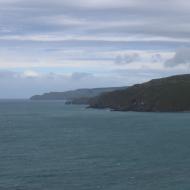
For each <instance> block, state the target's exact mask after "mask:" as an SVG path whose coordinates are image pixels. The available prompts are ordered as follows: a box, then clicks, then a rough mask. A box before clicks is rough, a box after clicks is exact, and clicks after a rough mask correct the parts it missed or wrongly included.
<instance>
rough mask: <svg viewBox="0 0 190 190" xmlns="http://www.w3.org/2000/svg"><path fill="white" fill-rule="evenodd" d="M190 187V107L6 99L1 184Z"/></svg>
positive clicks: (61, 189) (38, 189)
mask: <svg viewBox="0 0 190 190" xmlns="http://www.w3.org/2000/svg"><path fill="white" fill-rule="evenodd" d="M96 189H97V190H98V189H100V190H161V189H162V190H163V189H167V190H189V189H190V113H178V114H172V113H165V114H161V113H132V112H128V113H122V112H110V111H103V110H92V109H85V108H84V107H83V106H66V105H64V103H63V102H30V101H1V102H0V190H96Z"/></svg>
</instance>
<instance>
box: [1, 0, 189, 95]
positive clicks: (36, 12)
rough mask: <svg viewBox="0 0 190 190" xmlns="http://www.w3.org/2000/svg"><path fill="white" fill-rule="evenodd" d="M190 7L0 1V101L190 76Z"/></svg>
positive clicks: (115, 1)
mask: <svg viewBox="0 0 190 190" xmlns="http://www.w3.org/2000/svg"><path fill="white" fill-rule="evenodd" d="M189 20H190V2H188V1H187V0H160V1H157V0H0V98H28V97H30V96H32V95H34V94H42V93H44V92H49V91H66V90H71V89H78V88H94V87H111V86H129V85H133V84H136V83H142V82H145V81H148V80H150V79H153V78H160V77H165V76H170V75H176V74H182V73H189V71H190V22H189Z"/></svg>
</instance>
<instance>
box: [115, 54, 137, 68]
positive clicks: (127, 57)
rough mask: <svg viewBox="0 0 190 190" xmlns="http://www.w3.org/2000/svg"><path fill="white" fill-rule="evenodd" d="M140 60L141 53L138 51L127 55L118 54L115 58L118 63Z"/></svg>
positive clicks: (123, 63)
mask: <svg viewBox="0 0 190 190" xmlns="http://www.w3.org/2000/svg"><path fill="white" fill-rule="evenodd" d="M139 60H140V55H139V54H138V53H132V54H129V55H128V54H126V55H118V56H117V57H116V59H115V64H117V65H125V64H130V63H133V62H136V61H139Z"/></svg>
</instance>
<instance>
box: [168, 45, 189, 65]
mask: <svg viewBox="0 0 190 190" xmlns="http://www.w3.org/2000/svg"><path fill="white" fill-rule="evenodd" d="M189 64H190V48H181V49H178V50H177V51H176V53H175V55H174V56H173V57H172V58H171V59H169V60H167V61H166V62H165V66H167V67H175V66H178V65H189Z"/></svg>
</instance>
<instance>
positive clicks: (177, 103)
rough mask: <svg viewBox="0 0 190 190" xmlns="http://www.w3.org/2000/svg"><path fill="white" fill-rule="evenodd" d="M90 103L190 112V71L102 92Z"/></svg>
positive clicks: (140, 109)
mask: <svg viewBox="0 0 190 190" xmlns="http://www.w3.org/2000/svg"><path fill="white" fill-rule="evenodd" d="M89 105H90V107H91V108H110V109H112V110H118V111H142V112H174V111H175V112H177V111H190V74H186V75H177V76H172V77H166V78H161V79H154V80H151V81H149V82H145V83H142V84H136V85H134V86H131V87H128V88H126V89H121V90H116V91H113V92H108V93H103V94H101V95H100V96H98V97H95V98H92V99H91V100H90V101H89Z"/></svg>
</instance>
